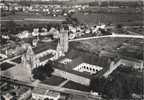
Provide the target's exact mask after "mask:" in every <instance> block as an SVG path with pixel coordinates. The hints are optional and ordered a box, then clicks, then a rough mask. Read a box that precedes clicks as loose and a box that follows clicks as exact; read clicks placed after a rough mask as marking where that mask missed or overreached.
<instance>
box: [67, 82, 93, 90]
mask: <svg viewBox="0 0 144 100" xmlns="http://www.w3.org/2000/svg"><path fill="white" fill-rule="evenodd" d="M64 87H65V88H69V89H75V90H80V91H86V92H89V91H90V90H89V87H87V86H84V85H81V84H79V83H75V82H73V81H69V82H68V83H66V84H65V85H64Z"/></svg>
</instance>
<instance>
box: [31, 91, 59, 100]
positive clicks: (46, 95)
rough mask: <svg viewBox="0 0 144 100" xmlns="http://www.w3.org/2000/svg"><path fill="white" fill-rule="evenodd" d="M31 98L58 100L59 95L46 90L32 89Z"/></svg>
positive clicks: (36, 99)
mask: <svg viewBox="0 0 144 100" xmlns="http://www.w3.org/2000/svg"><path fill="white" fill-rule="evenodd" d="M32 98H33V99H35V100H47V99H48V100H59V99H60V93H59V92H55V91H51V90H46V89H40V88H34V89H33V90H32Z"/></svg>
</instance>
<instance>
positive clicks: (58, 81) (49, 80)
mask: <svg viewBox="0 0 144 100" xmlns="http://www.w3.org/2000/svg"><path fill="white" fill-rule="evenodd" d="M63 81H65V79H64V78H61V77H58V76H51V77H49V78H47V79H46V80H44V81H42V82H41V83H44V84H48V85H55V86H57V85H59V84H61V83H62V82H63Z"/></svg>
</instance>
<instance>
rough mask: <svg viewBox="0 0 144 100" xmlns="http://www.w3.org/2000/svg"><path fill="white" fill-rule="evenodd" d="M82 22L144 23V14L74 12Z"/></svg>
mask: <svg viewBox="0 0 144 100" xmlns="http://www.w3.org/2000/svg"><path fill="white" fill-rule="evenodd" d="M73 17H76V18H77V19H78V20H79V21H80V22H81V23H85V24H88V25H94V24H98V23H105V24H109V23H111V24H114V25H117V24H122V25H125V26H126V25H143V23H144V20H143V15H142V14H119V13H93V14H87V15H84V14H80V13H77V14H74V15H73Z"/></svg>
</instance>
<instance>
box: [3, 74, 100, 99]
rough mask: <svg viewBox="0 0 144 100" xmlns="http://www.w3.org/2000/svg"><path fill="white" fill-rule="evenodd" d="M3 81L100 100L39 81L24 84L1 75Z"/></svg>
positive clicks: (87, 94)
mask: <svg viewBox="0 0 144 100" xmlns="http://www.w3.org/2000/svg"><path fill="white" fill-rule="evenodd" d="M1 80H5V81H8V82H13V83H15V84H19V85H24V86H28V87H34V88H41V89H47V90H54V91H58V92H61V93H66V94H73V95H80V96H85V97H91V98H95V99H98V100H100V99H99V97H97V96H93V95H91V94H90V92H84V91H79V90H74V89H68V88H63V87H60V86H52V85H48V84H42V83H40V82H39V81H38V80H36V81H34V82H24V81H22V80H17V79H12V78H10V77H7V76H4V75H1Z"/></svg>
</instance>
